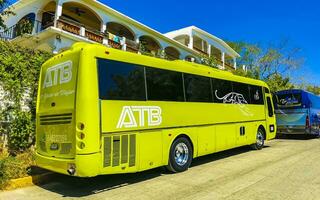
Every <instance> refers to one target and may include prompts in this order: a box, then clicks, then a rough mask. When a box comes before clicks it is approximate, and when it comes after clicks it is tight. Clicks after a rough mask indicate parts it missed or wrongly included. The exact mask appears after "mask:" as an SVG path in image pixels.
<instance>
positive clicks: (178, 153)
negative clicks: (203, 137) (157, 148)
mask: <svg viewBox="0 0 320 200" xmlns="http://www.w3.org/2000/svg"><path fill="white" fill-rule="evenodd" d="M188 158H189V149H188V146H187V145H186V144H184V143H179V144H178V145H177V146H176V148H175V150H174V159H175V161H176V163H177V165H179V166H184V165H185V164H186V163H187V162H188Z"/></svg>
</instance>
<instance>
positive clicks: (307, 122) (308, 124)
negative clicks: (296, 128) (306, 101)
mask: <svg viewBox="0 0 320 200" xmlns="http://www.w3.org/2000/svg"><path fill="white" fill-rule="evenodd" d="M306 127H307V128H310V120H309V115H307V118H306Z"/></svg>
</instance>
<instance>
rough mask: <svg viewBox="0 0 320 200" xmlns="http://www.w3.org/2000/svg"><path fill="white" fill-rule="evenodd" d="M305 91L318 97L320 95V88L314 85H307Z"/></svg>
mask: <svg viewBox="0 0 320 200" xmlns="http://www.w3.org/2000/svg"><path fill="white" fill-rule="evenodd" d="M305 89H306V90H307V91H309V92H312V93H314V94H316V95H320V87H319V86H314V85H307V86H306V87H305Z"/></svg>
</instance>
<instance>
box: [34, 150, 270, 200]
mask: <svg viewBox="0 0 320 200" xmlns="http://www.w3.org/2000/svg"><path fill="white" fill-rule="evenodd" d="M266 147H268V146H266ZM249 151H251V150H250V148H249V147H240V148H236V149H231V150H227V151H223V152H219V153H215V154H211V155H208V156H203V157H200V158H197V159H195V160H194V161H193V164H192V166H191V168H192V167H195V166H198V165H202V164H204V163H210V162H214V161H217V160H220V159H224V158H227V157H231V156H234V155H239V154H242V153H247V152H249ZM163 175H168V176H171V175H172V176H174V174H171V173H169V172H168V171H166V170H165V169H164V168H163V167H162V168H157V169H152V170H148V171H145V172H139V173H135V174H120V175H103V176H98V177H94V178H77V177H70V176H65V175H60V174H55V178H54V180H53V182H51V183H50V184H46V185H42V186H39V187H42V188H44V189H46V190H48V191H51V192H55V193H58V194H61V195H62V196H63V197H85V196H90V195H92V194H97V193H101V192H105V191H109V190H113V189H116V188H121V187H126V186H128V185H131V184H135V183H140V182H143V181H149V180H150V179H153V178H156V177H159V176H163Z"/></svg>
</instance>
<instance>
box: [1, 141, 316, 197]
mask: <svg viewBox="0 0 320 200" xmlns="http://www.w3.org/2000/svg"><path fill="white" fill-rule="evenodd" d="M79 197H80V198H83V199H93V200H94V199H128V200H133V199H137V200H141V199H201V200H202V199H210V200H212V199H223V200H242V199H243V200H251V199H259V200H268V199H270V200H276V199H280V200H302V199H303V200H309V199H314V200H319V199H320V139H300V138H296V139H292V138H291V139H280V140H273V141H270V142H268V143H267V147H266V148H264V149H263V150H262V151H251V150H249V149H248V148H238V149H234V150H230V151H226V152H222V153H218V154H213V155H210V156H206V157H202V158H200V159H197V160H196V161H194V164H193V166H192V167H191V168H190V169H189V170H188V171H187V172H185V173H181V174H168V173H166V172H165V171H164V170H163V169H155V170H150V171H147V172H143V173H138V174H126V175H112V176H100V177H96V178H92V179H78V178H72V177H62V178H61V177H60V178H58V179H57V180H56V181H55V182H52V183H50V184H47V185H44V186H41V187H39V186H34V187H28V188H24V189H18V190H15V191H9V192H2V193H0V199H1V200H2V199H3V200H14V199H19V200H20V199H21V200H28V199H35V200H37V199H39V200H43V199H76V198H79Z"/></svg>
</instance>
